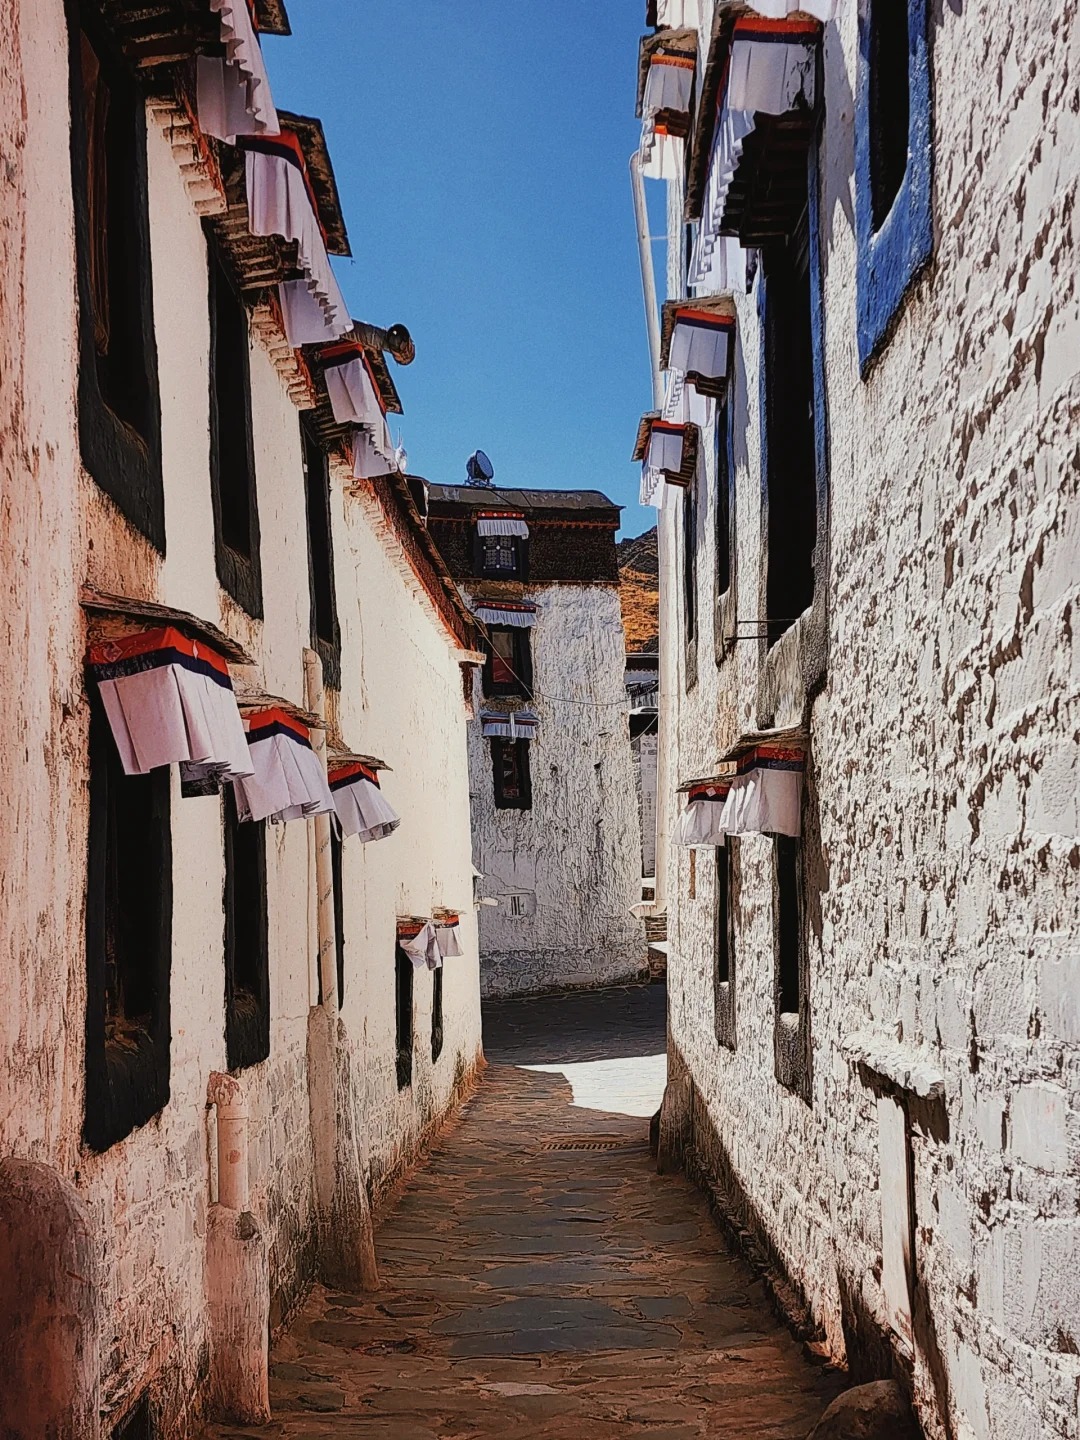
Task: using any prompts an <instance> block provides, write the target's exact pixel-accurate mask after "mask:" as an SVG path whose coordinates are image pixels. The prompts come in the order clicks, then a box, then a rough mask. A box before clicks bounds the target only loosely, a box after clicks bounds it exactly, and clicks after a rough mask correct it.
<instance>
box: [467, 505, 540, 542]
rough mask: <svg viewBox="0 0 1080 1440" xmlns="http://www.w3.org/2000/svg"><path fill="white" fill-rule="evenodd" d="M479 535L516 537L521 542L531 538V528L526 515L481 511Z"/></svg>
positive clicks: (477, 521) (477, 523)
mask: <svg viewBox="0 0 1080 1440" xmlns="http://www.w3.org/2000/svg"><path fill="white" fill-rule="evenodd" d="M476 533H477V534H478V535H516V536H517V537H518V538H519V539H521V540H527V539H528V538H529V527H528V525H527V524H526V523H525V517H524V515H515V514H505V515H503V514H498V513H497V512H495V511H481V512H480V514H479V515H478V516H477V518H476Z"/></svg>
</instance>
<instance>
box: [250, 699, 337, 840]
mask: <svg viewBox="0 0 1080 1440" xmlns="http://www.w3.org/2000/svg"><path fill="white" fill-rule="evenodd" d="M244 723H245V725H246V727H247V743H248V751H249V754H250V757H251V762H252V769H253V770H254V774H252V775H250V776H248V777H247V778H243V779H238V780H235V781H234V782H233V788H234V790H235V792H236V812H237V814H238V815H239V817H240V819H241V820H266V819H270V820H272V821H273V822H274V823H275V824H276V823H279V822H281V821H286V820H306V819H308V818H309V817H310V816H312V815H330V814H333V813H334V798H333V796H332V795H331V794H330V788H329V786H328V785H327V783H326V771H325V770H324V769H323V767H322V765H321V764H320V763H319V759H318V757H317V756H316V754H315V752H314V750H312V748H311V739H310V733H309V731H308V729H307V726H306V725H303V724H301V722H300V721H299V720H296V719H294V717H293V716H291V715H288V714H286V713H285V711H284V710H279V709H277V708H272V709H268V710H258V711H255V712H254V713H253V714H250V715H248V716H247V717H246V718H245V722H244Z"/></svg>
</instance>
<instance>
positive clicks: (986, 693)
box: [661, 0, 1080, 1440]
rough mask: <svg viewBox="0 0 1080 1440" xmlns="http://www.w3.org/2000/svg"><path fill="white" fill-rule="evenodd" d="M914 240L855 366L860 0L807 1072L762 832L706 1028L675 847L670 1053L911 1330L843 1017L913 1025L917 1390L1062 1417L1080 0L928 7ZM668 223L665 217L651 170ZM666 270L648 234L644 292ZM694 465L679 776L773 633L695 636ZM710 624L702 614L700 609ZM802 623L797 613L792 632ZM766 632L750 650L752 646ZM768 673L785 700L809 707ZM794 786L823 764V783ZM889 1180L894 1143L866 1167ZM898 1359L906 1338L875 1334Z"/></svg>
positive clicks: (865, 1331) (782, 1256)
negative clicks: (690, 620)
mask: <svg viewBox="0 0 1080 1440" xmlns="http://www.w3.org/2000/svg"><path fill="white" fill-rule="evenodd" d="M931 9H932V12H933V19H932V21H931V27H932V30H933V58H932V66H933V76H934V155H935V167H936V169H935V181H934V206H933V208H934V216H935V255H934V258H933V260H932V262H931V265H930V268H929V270H928V271H927V273H926V275H925V276H924V277H923V278H922V279H921V280H920V281H919V282H918V284H917V286H916V289H915V291H914V293H913V294H912V295H911V296H910V297H909V298H908V300H907V302H906V304H905V305H904V307H903V308H902V313H901V318H900V321H899V324H898V326H897V329H896V332H895V334H894V335H893V336H892V338H891V341H890V342H889V344H888V346H887V348H886V349H885V351H884V354H883V355H882V357H881V358H880V359H879V360H878V361H877V363H876V364H875V366H874V367H873V370H872V372H871V373H870V375H869V376H868V378H867V379H866V380H865V381H863V380H862V379H860V376H859V370H858V360H857V354H856V311H855V261H856V257H855V241H854V236H853V233H852V214H853V204H852V187H853V180H852V153H853V140H852V100H851V96H852V94H853V91H854V88H855V80H856V62H857V7H856V6H855V5H851V4H848V5H844V4H842V5H841V6H840V7H839V14H838V17H837V19H836V21H835V23H833V24H830V25H829V26H828V27H826V31H825V41H824V55H825V78H826V96H827V104H826V119H825V132H824V138H823V146H822V168H823V188H822V195H821V216H822V229H821V245H822V256H823V260H822V264H823V272H824V286H825V292H824V293H825V310H824V335H825V347H826V348H825V365H826V383H827V405H828V424H829V450H830V456H831V465H830V478H829V485H830V507H831V543H830V557H829V564H828V577H827V584H828V611H829V619H828V631H829V650H828V661H827V666H828V668H827V677H826V680H825V683H824V686H823V688H822V690H821V692H820V694H818V695H817V696H816V697H815V698H814V700H813V702H812V705H811V708H810V711H809V718H810V723H811V733H812V746H811V762H810V777H809V783H810V794H811V812H812V811H813V809H814V808H816V811H817V813H818V816H819V820H820V853H819V856H818V857H817V858H816V859H815V860H814V861H813V864H812V865H811V870H810V875H809V878H808V887H807V943H808V947H809V1006H810V1016H811V1021H810V1025H811V1037H812V1074H811V1083H810V1101H809V1103H806V1102H804V1100H803V1099H801V1098H799V1097H798V1096H797V1095H796V1094H794V1093H792V1092H791V1091H789V1090H787V1089H785V1088H784V1087H783V1086H781V1085H780V1084H779V1083H778V1082H777V1080H776V1079H775V1078H774V1056H773V1038H772V1037H773V1025H774V990H773V983H774V978H773V977H774V925H775V917H774V914H773V892H772V855H771V842H770V841H769V840H768V839H767V838H765V837H756V836H750V837H745V838H743V839H741V840H740V841H739V843H738V856H739V860H738V876H737V885H736V895H735V911H736V941H735V959H734V966H735V980H734V984H735V1011H736V1048H735V1050H734V1051H733V1052H732V1051H728V1050H727V1049H726V1048H724V1047H722V1046H720V1045H718V1043H717V1038H716V1033H715V1031H714V1021H713V1015H714V1003H713V980H712V966H713V943H714V942H713V924H714V913H715V910H714V907H715V888H714V872H713V868H712V858H713V857H712V852H709V851H699V852H698V855H697V865H696V883H695V889H696V897H695V898H691V897H690V894H689V884H690V882H689V852H688V851H685V850H677V849H674V850H672V852H671V854H670V857H669V860H670V864H669V871H668V878H669V938H670V942H671V943H670V963H669V972H668V974H669V986H670V1025H671V1044H672V1051H671V1067H672V1074H673V1076H674V1075H680V1076H681V1075H684V1074H687V1073H688V1074H689V1077H690V1079H691V1080H692V1082H693V1086H694V1090H695V1093H696V1100H695V1108H694V1116H695V1123H694V1125H693V1127H692V1138H693V1145H694V1147H695V1149H696V1151H697V1155H698V1161H699V1163H700V1164H701V1165H702V1167H703V1168H704V1169H706V1170H709V1169H711V1170H712V1171H713V1172H714V1173H715V1174H716V1175H717V1176H718V1177H719V1178H720V1179H721V1180H722V1181H723V1183H724V1185H725V1187H726V1189H727V1193H728V1196H729V1199H730V1200H731V1202H732V1204H734V1205H735V1207H736V1209H737V1210H738V1211H739V1213H740V1216H741V1218H742V1219H743V1220H744V1222H745V1223H747V1224H749V1225H750V1227H751V1228H752V1229H754V1230H756V1232H757V1234H758V1235H759V1237H761V1238H762V1239H763V1240H764V1242H765V1248H766V1249H767V1250H768V1251H769V1252H770V1253H771V1255H772V1256H773V1258H774V1259H775V1261H776V1262H777V1265H778V1268H779V1269H780V1270H782V1271H783V1272H784V1273H786V1275H787V1276H788V1277H789V1278H790V1279H791V1280H792V1281H793V1282H794V1286H795V1289H796V1291H798V1292H801V1295H802V1296H803V1297H805V1300H806V1302H807V1305H808V1308H809V1311H810V1312H811V1315H812V1318H813V1320H814V1321H815V1322H816V1323H817V1324H818V1325H819V1326H820V1327H822V1330H823V1332H824V1335H825V1337H826V1341H827V1344H828V1347H829V1349H830V1351H831V1352H832V1353H833V1354H834V1355H837V1356H843V1355H845V1354H846V1355H847V1357H848V1358H849V1360H850V1361H851V1363H852V1364H853V1365H854V1366H856V1367H858V1366H859V1365H860V1364H862V1365H865V1366H867V1367H868V1368H880V1367H881V1366H882V1365H883V1364H885V1363H887V1357H886V1352H887V1351H888V1350H889V1349H891V1348H895V1349H899V1348H900V1346H899V1342H898V1341H897V1340H896V1339H895V1337H893V1336H892V1332H891V1326H890V1311H889V1307H888V1305H887V1301H886V1296H885V1294H884V1291H883V1286H882V1239H883V1231H882V1214H881V1193H882V1183H883V1177H882V1174H881V1164H880V1160H879V1134H878V1130H879V1125H878V1113H877V1104H876V1100H875V1096H874V1093H873V1091H872V1089H871V1088H869V1087H868V1086H867V1085H865V1084H864V1083H863V1081H862V1079H861V1078H860V1074H859V1071H858V1069H857V1067H856V1066H855V1065H854V1064H853V1063H852V1062H851V1061H850V1060H849V1059H848V1058H847V1056H846V1055H845V1051H844V1044H845V1041H847V1040H848V1039H850V1037H852V1036H853V1035H854V1034H856V1032H860V1031H863V1030H865V1029H868V1028H869V1029H873V1030H876V1031H877V1032H879V1033H886V1032H887V1033H893V1034H895V1033H897V1032H899V1033H900V1034H901V1035H902V1039H903V1043H904V1044H905V1045H906V1046H908V1047H910V1050H911V1053H912V1054H913V1055H916V1056H921V1057H923V1058H924V1059H926V1060H927V1061H928V1062H929V1063H930V1064H932V1065H934V1066H936V1067H939V1068H940V1069H941V1071H942V1072H943V1074H944V1084H945V1103H944V1110H945V1113H946V1115H947V1132H946V1133H941V1131H940V1130H939V1129H935V1128H934V1127H933V1126H932V1125H930V1124H928V1123H924V1121H921V1120H920V1119H919V1115H918V1107H917V1106H916V1107H915V1119H914V1122H913V1125H912V1149H913V1165H914V1206H915V1227H916V1230H915V1233H916V1249H915V1264H916V1269H917V1275H918V1280H917V1285H916V1292H915V1314H914V1342H915V1356H914V1377H913V1382H912V1383H913V1390H914V1395H915V1401H916V1405H917V1409H918V1413H919V1416H920V1419H921V1421H922V1423H923V1425H924V1426H925V1428H926V1433H927V1435H928V1436H930V1437H934V1440H937V1437H944V1436H951V1437H960V1436H964V1437H978V1440H1005V1437H1009V1440H1013V1437H1017V1436H1024V1437H1029V1436H1030V1437H1036V1436H1039V1437H1043V1436H1062V1437H1064V1436H1070V1437H1072V1436H1075V1434H1076V1394H1077V1386H1078V1383H1080V1360H1078V1359H1077V1351H1078V1349H1080V1328H1078V1324H1080V1322H1078V1317H1080V1288H1078V1286H1080V1278H1078V1277H1080V1271H1078V1269H1077V1266H1076V1263H1075V1261H1076V1256H1077V1254H1078V1252H1080V1224H1078V1222H1077V1219H1076V1215H1077V1200H1078V1198H1080V1197H1078V1192H1077V1179H1076V1176H1077V1170H1078V1162H1080V1080H1078V1059H1080V1049H1078V1046H1080V1007H1078V1002H1077V991H1076V983H1075V981H1076V973H1077V959H1076V956H1077V937H1078V935H1080V884H1078V880H1077V873H1078V858H1077V857H1078V855H1080V841H1078V831H1080V815H1078V800H1077V797H1078V794H1080V788H1078V785H1077V780H1078V775H1077V759H1076V757H1077V747H1076V740H1077V736H1078V733H1080V701H1078V696H1080V685H1078V679H1080V655H1078V651H1077V646H1076V641H1075V633H1074V632H1075V625H1074V621H1073V617H1074V615H1075V612H1076V606H1077V601H1078V599H1080V594H1078V590H1077V577H1078V566H1077V555H1078V553H1080V549H1078V542H1080V532H1078V529H1077V519H1076V517H1077V515H1078V514H1080V508H1078V505H1077V498H1078V497H1077V489H1078V476H1080V460H1078V457H1077V452H1076V434H1077V424H1078V420H1080V376H1078V373H1077V370H1078V366H1077V357H1078V355H1080V302H1078V297H1077V291H1076V284H1075V245H1076V235H1075V226H1076V220H1075V211H1076V205H1077V189H1078V170H1077V165H1076V156H1077V154H1078V153H1080V122H1078V119H1077V114H1076V109H1075V105H1071V104H1070V102H1069V96H1070V95H1071V94H1073V93H1074V92H1075V88H1076V78H1077V73H1078V69H1080V59H1078V56H1077V52H1076V46H1075V43H1071V42H1070V39H1069V38H1068V37H1075V35H1076V34H1077V33H1080V32H1078V20H1080V15H1078V9H1077V6H1076V4H1075V3H1070V4H1067V5H1065V6H1064V7H1059V8H1058V9H1057V10H1055V12H1054V15H1053V16H1051V15H1050V14H1049V12H1046V11H1045V10H1043V8H1042V7H1039V6H1035V5H1028V6H1022V7H1019V8H1016V7H1014V8H1013V9H1012V11H1011V12H1010V18H1009V23H1008V25H1005V26H1003V25H1002V24H1001V16H1000V13H999V12H998V11H997V10H996V8H995V7H993V6H991V5H990V4H989V3H987V0H979V3H968V4H965V5H963V6H962V7H961V6H959V5H951V6H945V7H938V9H937V10H935V9H934V7H931ZM673 217H674V221H675V223H674V225H673V227H672V232H671V233H672V239H673V247H672V248H673V251H677V250H678V246H679V245H680V244H681V240H682V223H681V197H678V196H677V197H675V198H674V201H673ZM680 275H681V269H680V266H679V262H678V258H677V256H675V255H673V258H672V265H671V274H670V275H669V282H670V285H671V290H670V293H672V294H677V293H680V292H679V290H678V285H679V280H680ZM736 303H737V309H738V327H739V338H738V346H737V360H736V366H735V377H734V387H735V391H734V393H735V403H736V406H737V418H736V425H735V459H736V467H737V473H736V486H735V489H736V503H737V534H738V552H737V561H736V572H735V581H734V584H735V586H736V592H737V593H736V598H737V613H738V615H739V616H740V617H751V616H757V615H759V614H760V613H761V612H760V609H759V604H760V602H759V599H758V597H759V593H760V592H759V584H760V578H761V570H760V566H761V554H760V535H761V512H760V495H761V462H760V429H759V420H760V409H759V399H758V397H759V393H760V392H759V372H758V357H759V353H760V352H759V328H758V320H757V294H756V288H755V291H754V293H752V294H750V295H739V296H737V297H736ZM702 448H703V453H704V457H705V459H704V462H703V465H702V470H701V472H700V475H699V483H700V492H699V493H700V494H701V495H702V496H703V497H707V500H705V499H703V504H702V509H703V513H702V516H701V520H700V525H699V545H700V548H699V581H698V583H699V613H700V615H701V616H702V621H701V637H700V638H699V645H698V664H697V671H698V678H697V683H696V686H694V687H693V688H691V689H690V690H689V692H687V690H686V683H685V673H684V667H685V650H684V646H683V643H682V636H681V631H680V626H681V623H682V617H681V602H680V599H679V597H680V595H681V585H682V577H681V564H682V559H681V552H682V544H681V528H682V527H681V504H682V501H681V499H679V498H677V497H676V498H674V499H672V497H671V496H669V502H671V503H669V505H668V507H667V508H666V509H665V511H664V512H663V513H662V515H661V525H662V527H663V529H664V532H665V533H664V536H663V540H664V543H665V544H666V545H667V546H669V547H670V548H671V550H673V551H674V552H675V553H676V554H678V555H679V556H680V560H679V567H680V568H679V570H678V571H677V573H676V575H675V578H674V581H673V584H672V586H671V590H670V593H669V594H668V595H667V596H665V597H664V609H663V613H664V617H665V625H664V627H663V629H662V637H663V645H664V656H665V661H666V663H667V665H668V667H669V671H668V673H669V674H671V675H672V676H673V677H675V676H677V677H678V682H677V685H676V696H675V698H674V700H673V701H672V714H673V717H674V720H675V724H676V726H677V737H678V738H677V765H676V766H675V773H674V774H673V777H672V778H673V784H672V786H671V790H670V791H669V793H668V794H667V795H666V796H664V797H661V798H662V801H664V802H666V803H667V805H668V806H669V813H670V814H671V815H672V817H674V815H675V814H676V812H677V804H676V799H675V796H674V794H673V793H672V792H673V791H674V788H675V785H677V784H678V783H679V782H680V781H685V780H689V779H692V778H695V777H700V776H705V775H709V774H712V773H715V770H716V766H717V763H718V761H719V759H720V757H721V755H722V754H723V753H724V751H725V750H726V749H727V748H728V746H730V745H731V743H732V742H733V741H734V740H735V738H736V737H737V735H738V734H739V733H740V732H742V731H745V730H748V729H753V728H755V722H756V720H757V714H756V697H757V694H758V682H759V678H760V673H761V671H760V667H761V666H762V664H763V656H762V650H761V647H759V646H758V645H757V644H756V643H739V644H737V645H736V646H734V648H733V649H732V651H731V652H730V653H729V654H728V655H727V658H725V659H723V661H722V663H721V664H719V665H718V664H717V663H716V661H715V660H714V658H713V656H712V654H711V649H712V640H713V636H712V634H711V617H712V615H713V609H714V606H713V577H714V570H713V564H714V552H713V548H712V536H713V533H714V524H713V513H714V512H713V509H712V506H713V501H714V495H715V475H714V471H713V458H712V457H713V454H714V446H713V440H712V437H711V436H710V435H706V437H705V443H704V444H703V447H702ZM703 642H704V643H703ZM798 644H799V636H798V633H797V632H789V634H788V635H787V636H786V637H785V639H784V641H782V642H781V644H780V645H779V646H777V647H776V651H775V652H774V656H779V659H780V662H781V664H782V663H783V660H784V658H785V656H786V657H793V655H794V651H795V650H796V649H797V646H798ZM773 663H774V664H775V663H776V659H774V661H773ZM800 703H801V695H798V694H797V693H796V692H795V690H794V688H793V687H791V686H789V687H788V688H787V690H785V691H784V696H783V698H782V702H781V705H780V707H779V708H778V711H777V714H776V716H775V720H776V723H778V724H783V723H786V722H788V721H792V720H797V719H798V718H799V708H800ZM814 797H816V799H815V798H814ZM885 1179H886V1181H889V1180H890V1177H885ZM900 1368H901V1369H902V1368H903V1362H901V1366H900Z"/></svg>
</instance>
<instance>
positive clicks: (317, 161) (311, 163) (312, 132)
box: [278, 110, 352, 255]
mask: <svg viewBox="0 0 1080 1440" xmlns="http://www.w3.org/2000/svg"><path fill="white" fill-rule="evenodd" d="M278 119H279V120H280V121H281V124H282V128H283V129H288V130H292V131H293V132H294V134H295V135H296V138H297V139H298V140H299V141H300V148H301V150H303V152H304V159H305V161H306V162H307V168H308V176H309V177H310V179H311V188H312V189H313V190H314V192H315V200H316V202H317V204H318V207H319V220H320V222H321V224H322V227H323V231H324V233H325V235H326V248H327V250H328V251H329V252H330V254H331V255H351V254H352V250H351V249H350V248H349V236H348V232H347V231H346V229H345V217H344V215H343V214H342V211H341V197H340V195H339V194H338V188H337V180H336V178H335V176H334V167H333V165H332V164H331V163H330V150H329V147H328V146H327V143H326V135H325V134H324V132H323V127H322V121H321V120H317V119H316V118H315V117H314V116H312V115H294V114H293V113H292V112H291V111H289V110H279V111H278Z"/></svg>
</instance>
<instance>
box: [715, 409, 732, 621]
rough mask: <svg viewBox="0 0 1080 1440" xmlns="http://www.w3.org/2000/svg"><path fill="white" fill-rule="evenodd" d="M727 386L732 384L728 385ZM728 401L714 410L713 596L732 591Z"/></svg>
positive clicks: (729, 412)
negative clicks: (714, 591) (714, 504)
mask: <svg viewBox="0 0 1080 1440" xmlns="http://www.w3.org/2000/svg"><path fill="white" fill-rule="evenodd" d="M728 383H729V386H730V384H731V383H732V382H731V381H729V382H728ZM730 443H731V399H730V397H729V396H727V395H725V397H724V399H723V400H721V401H719V402H718V403H717V409H716V594H717V597H719V596H721V595H723V594H725V593H726V592H727V591H728V590H729V589H730V588H731V551H732V534H731V464H730V456H729V446H730Z"/></svg>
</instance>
